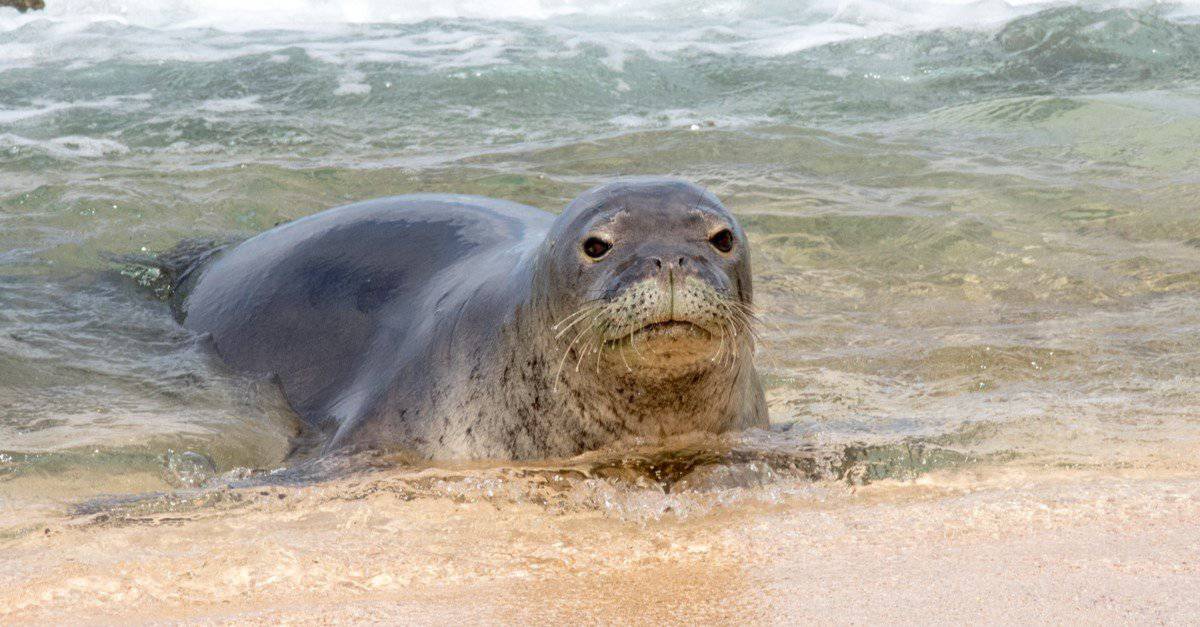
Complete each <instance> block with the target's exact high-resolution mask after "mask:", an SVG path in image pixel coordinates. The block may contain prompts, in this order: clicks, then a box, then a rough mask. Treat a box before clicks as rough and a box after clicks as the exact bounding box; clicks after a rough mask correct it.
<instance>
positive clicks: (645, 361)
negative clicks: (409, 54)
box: [609, 320, 720, 370]
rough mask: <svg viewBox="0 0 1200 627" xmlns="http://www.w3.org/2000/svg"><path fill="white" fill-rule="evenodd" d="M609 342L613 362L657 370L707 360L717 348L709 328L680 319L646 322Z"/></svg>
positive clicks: (710, 358) (715, 340)
mask: <svg viewBox="0 0 1200 627" xmlns="http://www.w3.org/2000/svg"><path fill="white" fill-rule="evenodd" d="M609 345H610V347H611V348H612V349H613V350H611V351H609V352H610V353H616V362H617V363H621V364H626V365H628V366H630V367H638V368H649V369H657V370H662V369H667V370H679V369H684V368H687V367H689V366H694V365H696V364H700V363H707V362H711V361H712V359H713V358H714V357H715V356H716V354H717V351H718V350H719V348H720V342H719V341H718V338H717V337H716V336H714V335H713V334H712V333H711V332H709V331H708V330H707V329H705V328H704V327H701V326H700V325H697V324H694V323H691V322H687V321H683V320H668V321H665V322H653V323H650V324H647V325H645V326H643V327H641V328H640V329H638V330H636V331H634V332H633V333H630V334H629V335H626V336H625V337H623V338H621V339H618V340H613V341H610V342H609ZM611 359H613V358H612V357H610V360H611Z"/></svg>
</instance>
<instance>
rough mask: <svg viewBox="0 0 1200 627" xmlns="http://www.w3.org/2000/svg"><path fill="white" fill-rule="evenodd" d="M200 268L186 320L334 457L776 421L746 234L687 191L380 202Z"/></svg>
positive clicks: (448, 454) (291, 226) (189, 288)
mask: <svg viewBox="0 0 1200 627" xmlns="http://www.w3.org/2000/svg"><path fill="white" fill-rule="evenodd" d="M195 258H196V263H195V264H194V266H193V267H189V268H187V269H186V270H185V271H183V272H181V273H180V274H179V281H178V285H176V288H177V289H176V290H175V293H176V302H175V303H174V304H173V306H174V308H175V309H176V311H177V313H178V316H179V318H180V319H181V321H182V323H183V325H184V326H185V327H187V328H188V329H191V330H193V331H195V332H197V333H200V334H204V335H206V336H208V338H210V339H211V344H212V346H213V347H214V348H215V350H216V351H217V353H219V355H220V356H221V358H222V359H224V360H225V361H226V362H227V363H229V364H230V365H231V366H233V367H234V368H235V369H237V370H240V371H243V372H248V373H260V374H265V375H271V376H274V377H277V380H278V382H279V384H280V386H281V387H282V390H283V394H284V395H285V397H286V398H287V400H288V402H289V403H290V405H291V406H292V408H293V409H294V410H295V411H296V412H297V413H298V414H299V415H300V416H301V417H302V419H303V420H304V421H305V422H306V423H307V424H308V425H310V426H311V427H315V428H316V430H317V432H318V433H320V434H322V438H323V442H324V444H323V447H324V451H325V452H332V451H346V450H353V449H362V448H370V449H404V450H407V451H410V452H412V453H416V454H418V455H421V456H424V457H426V458H430V459H478V458H501V459H530V458H541V457H558V456H571V455H576V454H579V453H581V452H584V451H588V450H592V449H596V448H599V447H602V446H605V445H608V444H610V443H613V442H615V441H618V440H621V439H623V438H629V437H638V436H645V437H660V436H669V435H674V434H681V433H686V432H693V431H701V432H712V433H718V432H723V431H728V430H735V429H742V428H747V427H762V426H765V425H766V424H767V409H766V404H765V402H764V399H763V392H762V388H761V386H760V384H759V381H758V377H757V374H756V372H755V369H754V363H753V352H754V337H753V333H752V328H751V324H752V322H753V314H752V313H751V307H752V304H753V296H752V286H751V277H750V250H749V245H748V243H747V240H746V236H745V234H744V233H743V231H742V229H741V227H740V226H739V225H738V222H737V220H735V219H734V217H733V215H732V214H731V213H730V212H729V211H728V210H726V209H725V207H724V206H723V205H722V204H721V202H720V201H719V200H718V199H717V198H716V197H715V196H714V195H713V194H711V193H709V192H707V191H705V190H703V189H701V188H699V187H697V186H695V185H693V184H691V183H688V182H685V181H680V180H673V179H659V178H654V179H625V180H619V181H617V182H613V183H610V184H606V185H601V186H599V187H596V188H594V189H591V190H589V191H587V192H585V193H584V194H582V195H581V196H579V197H578V198H576V199H575V200H574V201H572V202H571V203H570V204H569V205H568V206H567V207H566V209H565V210H564V211H563V212H562V214H561V215H559V216H557V217H555V216H554V215H553V214H550V213H547V212H544V211H541V210H539V209H535V208H533V207H528V206H524V205H520V204H516V203H512V202H507V201H502V200H494V199H489V198H482V197H475V196H460V195H409V196H395V197H389V198H381V199H376V200H369V201H365V202H359V203H355V204H351V205H346V206H343V207H339V208H335V209H330V210H327V211H324V212H321V213H317V214H314V215H312V216H309V217H306V218H302V219H299V220H296V221H294V222H291V223H287V224H284V225H282V226H278V227H276V228H274V229H271V230H269V231H266V232H264V233H262V234H260V235H257V236H255V237H253V238H251V239H248V240H246V241H244V242H242V243H240V244H237V245H231V246H228V247H226V248H224V249H221V250H219V251H203V252H202V253H201V254H197V255H195Z"/></svg>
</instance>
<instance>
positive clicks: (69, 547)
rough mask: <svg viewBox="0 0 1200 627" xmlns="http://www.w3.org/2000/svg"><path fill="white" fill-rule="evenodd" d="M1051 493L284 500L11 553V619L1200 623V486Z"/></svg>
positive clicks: (996, 473)
mask: <svg viewBox="0 0 1200 627" xmlns="http://www.w3.org/2000/svg"><path fill="white" fill-rule="evenodd" d="M1045 472H1046V471H1045V470H1044V469H1025V468H1010V467H1000V468H995V469H978V470H972V471H967V472H960V473H954V474H945V475H935V476H927V477H925V478H922V479H919V480H917V481H912V482H885V483H882V484H874V485H871V486H867V487H865V488H859V489H855V490H850V489H849V488H846V487H845V486H828V485H815V486H813V490H812V491H811V493H810V494H809V495H808V496H803V495H802V494H803V493H800V494H801V496H795V495H792V496H787V497H784V498H782V499H780V500H778V501H777V502H767V501H770V499H765V500H764V501H763V502H760V503H759V504H756V505H747V504H746V503H739V504H738V505H737V506H736V507H714V508H712V509H711V510H709V511H707V512H706V513H702V514H699V515H695V516H684V517H671V516H668V517H667V518H664V519H662V520H641V521H637V520H621V519H618V518H614V517H612V516H611V515H606V514H605V513H604V512H599V511H575V512H566V513H561V512H560V513H554V512H550V511H548V510H547V509H546V508H545V507H542V506H538V505H534V504H530V503H515V504H514V503H507V504H506V503H500V502H496V501H469V500H468V501H463V500H462V499H461V498H457V499H456V498H455V497H454V495H453V494H449V493H448V494H447V496H446V497H433V498H430V497H423V498H419V499H416V500H406V498H405V497H404V496H402V495H399V494H397V493H396V492H392V491H387V490H383V489H377V488H379V487H380V485H382V484H378V483H377V482H376V480H372V479H366V480H363V479H347V480H341V481H338V482H335V483H333V484H322V485H315V486H309V487H305V488H296V489H283V488H271V489H269V490H263V491H262V492H263V493H265V494H260V495H258V496H261V497H262V498H260V499H259V500H257V501H255V502H253V503H252V504H251V505H249V506H248V507H245V508H242V509H238V510H224V511H222V510H205V509H201V510H198V511H196V512H192V513H186V512H184V513H170V512H167V513H160V514H155V515H152V516H147V517H145V518H144V519H142V520H139V521H136V522H129V521H126V522H125V523H124V524H121V525H114V524H105V523H100V524H88V525H82V526H81V525H78V524H76V525H70V524H68V525H64V526H62V527H59V528H53V529H50V531H49V532H47V533H44V534H39V535H32V536H26V537H23V538H20V539H17V540H14V541H10V542H6V543H5V545H6V547H5V552H6V554H7V555H8V558H7V559H6V566H7V568H6V569H4V571H3V572H2V573H0V589H2V590H3V592H0V617H2V618H3V621H4V622H6V623H24V622H40V621H45V620H52V621H68V620H71V619H78V618H84V617H86V618H87V619H89V620H100V621H117V620H120V621H129V620H132V621H185V622H188V621H195V622H206V623H207V622H227V621H233V622H238V623H259V622H262V623H267V622H275V621H278V620H288V621H293V622H301V623H310V622H328V621H356V622H358V621H365V620H395V619H400V618H407V619H413V618H418V617H419V618H420V621H419V622H429V623H450V622H460V621H462V620H463V619H473V620H487V621H488V622H498V623H522V622H528V621H531V620H535V621H539V622H541V621H549V620H563V619H571V620H574V621H579V620H580V619H583V620H584V621H595V622H609V623H611V622H638V623H645V622H664V621H665V622H683V621H704V622H735V621H736V622H744V621H753V622H794V621H804V620H816V619H818V618H824V619H828V618H829V617H836V621H835V622H839V623H861V622H867V621H879V620H883V621H887V622H900V621H917V620H919V621H921V622H935V623H937V622H962V621H967V620H970V621H973V622H979V621H983V622H1000V621H1012V620H1021V621H1033V620H1037V621H1048V620H1049V621H1065V620H1068V619H1070V620H1078V619H1080V618H1083V619H1084V620H1086V621H1089V622H1093V621H1094V622H1100V621H1113V620H1120V621H1133V620H1136V621H1156V622H1159V621H1169V620H1172V619H1184V618H1186V617H1188V616H1195V615H1196V614H1197V613H1200V599H1196V598H1194V596H1191V595H1188V594H1187V592H1188V591H1190V590H1195V589H1196V586H1197V585H1200V530H1198V529H1197V528H1196V525H1195V521H1196V520H1197V519H1200V478H1197V477H1195V476H1194V475H1190V474H1176V473H1158V472H1150V471H1145V472H1110V473H1101V472H1083V471H1052V472H1051V475H1050V476H1045V474H1044V473H1045ZM1038 473H1042V474H1038ZM373 482H374V483H377V485H374V486H373V485H372V483H373ZM279 494H285V497H283V498H281V497H279V496H278V495H279ZM634 496H635V497H636V495H634ZM548 599H553V602H552V603H550V602H548V601H547V600H548Z"/></svg>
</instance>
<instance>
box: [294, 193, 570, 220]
mask: <svg viewBox="0 0 1200 627" xmlns="http://www.w3.org/2000/svg"><path fill="white" fill-rule="evenodd" d="M464 218H477V219H485V220H497V221H502V222H510V223H513V224H521V223H524V224H528V225H529V226H544V225H547V224H549V223H550V222H553V221H554V214H552V213H549V212H547V211H542V210H541V209H537V208H536V207H530V206H528V205H522V204H520V203H515V202H512V201H508V200H500V199H497V198H488V197H486V196H471V195H467V194H405V195H400V196H384V197H382V198H373V199H371V200H364V201H360V202H356V203H352V204H348V205H342V206H340V207H335V208H333V209H328V210H326V211H322V212H320V213H316V214H313V215H311V216H308V217H306V218H301V219H299V220H296V221H295V222H294V223H293V224H305V223H319V222H330V221H337V222H341V223H346V222H348V221H359V220H365V221H394V220H402V221H408V222H439V221H446V220H457V221H460V222H461V221H462V220H463V219H464Z"/></svg>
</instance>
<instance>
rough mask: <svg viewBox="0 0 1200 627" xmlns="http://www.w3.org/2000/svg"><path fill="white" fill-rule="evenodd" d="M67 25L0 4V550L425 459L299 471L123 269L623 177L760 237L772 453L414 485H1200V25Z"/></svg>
mask: <svg viewBox="0 0 1200 627" xmlns="http://www.w3.org/2000/svg"><path fill="white" fill-rule="evenodd" d="M49 4H50V8H49V11H48V12H47V13H44V14H35V13H30V14H26V15H24V16H18V15H17V14H16V13H15V12H14V11H10V10H4V9H0V538H3V537H9V538H12V537H23V536H24V535H26V534H28V533H29V532H30V531H33V530H36V529H38V528H40V525H41V521H42V520H44V519H45V520H50V519H55V518H56V517H61V516H62V515H64V514H66V515H68V516H84V515H85V512H91V513H92V514H94V513H95V512H99V511H110V510H111V512H116V513H109V514H105V515H110V516H112V515H115V516H119V515H122V514H121V512H123V511H126V510H125V509H123V508H128V507H131V505H129V504H130V503H133V505H132V506H135V507H143V506H144V507H148V508H150V509H151V510H153V511H155V512H158V511H160V509H161V508H162V507H167V508H170V507H173V505H172V503H174V501H172V500H171V499H173V498H176V497H171V496H165V497H163V496H156V495H157V494H158V493H163V492H167V491H170V490H177V489H178V490H184V492H180V493H179V494H184V495H185V496H184V497H179V498H190V497H188V496H186V495H190V494H193V493H191V492H187V490H193V489H197V486H208V487H207V488H200V489H201V490H205V489H207V490H210V491H209V492H201V493H202V494H224V492H222V491H221V489H219V488H214V487H213V486H220V485H225V484H228V483H230V482H232V483H234V484H236V485H242V486H246V485H257V484H258V483H263V482H266V483H271V482H273V481H274V482H280V481H291V480H295V481H301V482H303V481H306V480H311V479H314V478H318V479H322V478H323V479H329V478H331V477H335V478H341V477H345V476H347V475H353V474H355V473H365V472H366V471H367V469H370V468H375V467H377V466H380V465H382V466H385V467H388V468H391V467H393V466H395V465H396V464H398V463H399V462H398V461H397V460H382V461H380V460H368V461H366V462H362V465H361V466H358V465H354V464H349V465H347V466H346V467H339V468H334V469H330V468H316V469H312V468H309V467H304V468H301V469H291V470H286V469H285V470H282V471H278V469H280V468H283V467H284V466H287V465H288V463H287V462H285V457H286V455H287V453H288V451H289V449H290V442H289V439H290V438H291V437H292V436H293V435H294V434H295V432H296V429H297V423H296V419H295V417H294V416H293V415H292V414H291V413H290V412H289V411H288V409H287V408H286V406H285V405H284V404H283V403H282V402H281V401H280V399H279V397H278V394H277V392H275V391H274V389H273V388H272V387H271V385H270V384H269V383H267V382H262V381H251V380H247V379H245V378H243V377H240V376H237V375H235V374H233V373H230V372H228V371H227V370H225V369H224V368H223V367H222V366H221V364H220V363H218V362H216V361H215V360H214V359H213V358H212V357H211V356H210V355H208V354H207V353H206V352H205V351H204V350H203V348H202V347H200V346H197V344H196V342H195V338H192V337H190V336H189V335H188V334H187V333H185V332H183V331H182V330H181V329H179V328H178V327H177V326H176V325H175V324H174V323H173V322H172V320H171V318H170V315H169V312H168V311H167V307H166V305H165V304H163V303H160V302H158V301H156V300H154V299H153V298H150V297H149V296H147V295H146V294H144V293H143V292H141V291H139V290H138V289H136V288H135V287H134V286H133V285H132V284H131V281H129V280H128V279H127V278H125V277H122V276H121V275H120V274H119V270H120V267H119V264H115V263H113V262H111V261H108V260H107V259H108V258H109V257H110V256H111V255H123V254H131V253H139V252H142V251H153V250H157V249H162V248H164V247H166V246H169V245H171V244H173V243H174V242H176V241H177V240H178V239H180V238H182V237H194V236H203V235H215V236H226V235H230V234H250V233H255V232H258V231H261V230H263V229H266V228H269V227H271V226H272V225H274V224H276V223H278V222H281V221H285V220H290V219H294V218H296V217H299V216H303V215H307V214H310V213H313V212H315V211H319V210H321V209H324V208H328V207H331V206H334V205H337V204H341V203H345V202H349V201H353V200H358V199H365V198H371V197H375V196H381V195H388V194H399V193H407V192H415V191H447V192H459V193H475V194H484V195H489V196H495V197H500V198H506V199H511V200H516V201H519V202H525V203H529V204H532V205H535V206H538V207H542V208H545V209H548V210H551V211H556V210H558V208H560V207H562V206H563V205H564V204H565V203H566V202H567V201H568V200H569V199H570V198H571V197H572V196H574V195H575V194H576V193H578V192H579V191H581V190H582V189H585V188H587V187H589V186H591V185H594V184H596V183H599V182H602V181H606V180H608V179H610V178H612V177H613V176H616V175H624V174H673V175H677V176H682V177H686V178H689V179H692V180H695V181H697V182H699V183H701V184H704V185H706V186H707V187H709V188H710V189H712V190H713V191H714V192H716V193H717V194H718V195H719V196H720V197H721V198H722V199H723V200H724V201H725V203H726V204H727V205H728V206H729V207H730V208H732V209H733V210H734V211H735V212H736V213H737V214H738V215H739V217H740V219H741V220H742V222H743V224H744V226H745V227H746V229H747V231H748V233H749V234H750V237H751V240H752V245H753V251H754V268H755V281H756V298H757V305H758V307H759V309H760V311H761V317H762V319H763V321H764V322H763V328H762V330H761V331H762V336H763V342H762V345H761V346H760V351H759V355H758V361H759V364H760V370H761V372H762V373H763V376H764V379H765V384H766V387H767V394H768V399H769V403H770V407H771V414H772V422H773V427H772V429H771V431H770V432H756V433H748V434H742V435H738V436H732V437H729V438H719V439H701V440H699V441H687V442H682V443H666V444H664V443H641V444H640V446H641V448H638V449H637V450H635V451H630V450H628V449H623V450H618V451H605V452H601V453H597V454H595V455H593V456H586V457H584V458H582V459H579V460H554V461H551V462H547V463H546V464H545V465H541V466H536V467H535V468H534V469H533V470H531V469H528V468H524V467H521V468H517V469H513V468H506V467H500V468H496V467H493V466H480V467H476V466H472V467H466V468H461V469H455V470H453V472H458V473H460V474H459V475H456V477H457V478H455V479H453V480H449V479H439V480H438V481H439V482H433V483H429V482H425V483H421V482H420V481H418V482H417V484H414V485H417V487H416V488H412V489H414V490H417V489H418V488H419V490H425V491H426V492H431V493H433V494H437V495H441V496H443V497H447V498H457V499H465V500H467V501H477V500H485V501H486V500H488V499H490V498H492V496H493V494H492V493H489V492H488V490H491V489H492V488H489V487H488V486H490V485H492V483H489V482H493V481H500V483H501V484H503V485H506V486H509V487H506V488H505V489H506V490H509V491H510V496H511V499H510V501H512V502H515V503H526V504H528V503H531V502H532V503H540V504H544V503H545V502H547V497H546V496H545V494H542V491H544V490H551V491H552V490H553V489H554V488H553V485H554V482H555V481H560V480H561V481H563V482H565V483H564V484H563V486H561V490H559V492H557V493H556V494H565V495H567V496H565V497H563V498H564V499H566V501H565V502H569V503H572V504H574V505H577V506H581V507H582V505H579V504H580V503H584V504H587V507H591V508H599V510H600V511H612V512H616V515H617V516H618V517H621V518H626V519H632V520H639V521H644V520H646V519H658V518H660V517H662V516H664V515H668V514H670V515H672V516H678V515H681V514H684V515H687V514H688V513H698V512H699V513H703V512H712V511H713V509H714V508H717V509H720V508H732V509H734V510H737V509H738V508H742V507H749V505H746V503H749V502H754V503H760V504H761V503H763V502H766V503H777V502H779V499H780V498H782V497H780V496H779V494H780V491H782V492H783V493H785V494H786V495H790V496H788V498H792V497H794V496H795V494H809V493H810V492H812V493H816V492H821V491H828V490H834V491H838V490H842V489H843V488H844V486H852V485H861V484H863V483H868V482H871V481H878V480H881V479H889V480H890V479H900V480H912V479H914V478H916V477H919V476H922V475H923V474H925V473H928V472H935V471H936V472H954V471H963V469H970V468H977V467H982V466H988V467H993V466H999V467H1019V468H1046V469H1049V468H1064V467H1065V468H1071V469H1084V470H1087V471H1089V472H1091V471H1096V472H1106V471H1112V472H1116V471H1128V470H1130V469H1136V470H1140V471H1145V472H1155V473H1168V474H1172V473H1188V472H1194V471H1195V470H1197V467H1198V466H1200V463H1198V462H1197V459H1198V457H1197V452H1198V451H1200V386H1198V385H1197V383H1198V382H1200V355H1198V347H1200V308H1198V307H1197V305H1198V304H1200V217H1197V216H1198V214H1197V206H1196V205H1197V201H1196V198H1198V197H1200V175H1198V174H1197V173H1200V152H1198V151H1197V149H1196V146H1197V145H1198V143H1200V22H1198V21H1197V20H1196V16H1197V15H1200V5H1195V4H1189V3H1183V4H1156V5H1151V4H1146V3H1125V4H1121V3H1109V4H1106V5H1104V6H1103V7H1101V6H1098V5H1089V6H1087V7H1083V8H1081V7H1079V6H1073V5H1068V4H1056V3H1051V4H1049V5H1046V4H1037V5H1034V4H1023V3H1018V4H1015V5H1010V4H1006V3H1003V2H983V3H971V4H966V3H953V2H949V3H941V2H924V3H921V2H850V3H831V2H820V1H816V2H809V3H801V5H800V8H794V7H790V6H789V5H786V4H775V3H745V4H738V3H730V4H723V5H720V7H719V8H716V9H711V10H703V11H695V10H691V9H690V8H689V7H690V5H688V4H687V3H680V2H650V3H644V2H643V3H634V4H629V3H621V2H613V3H608V4H599V5H595V6H593V7H591V8H588V9H584V8H580V7H577V6H575V5H574V4H570V3H540V4H538V3H531V4H519V3H515V4H513V5H512V6H508V7H506V8H502V9H494V8H493V7H491V6H490V5H489V6H484V5H483V4H480V5H478V6H476V5H473V4H471V3H460V4H456V5H454V6H455V7H456V8H454V9H453V10H451V9H445V10H444V11H443V9H429V10H424V9H422V10H417V9H411V10H410V9H409V8H405V7H404V6H403V5H401V6H400V8H397V7H396V6H390V5H386V4H385V3H373V2H342V3H317V2H304V1H300V0H296V1H292V2H277V3H274V4H271V3H267V4H260V5H258V6H260V7H261V9H253V10H248V9H240V8H236V7H235V6H234V5H233V4H230V3H222V2H200V1H198V0H197V1H194V2H166V3H137V2H133V3H122V4H117V3H112V4H109V3H105V2H71V1H63V2H50V3H49ZM247 11H248V12H247ZM427 11H431V12H427ZM931 15H936V17H930V16H931ZM284 17H286V18H287V19H283V18H284ZM355 463H358V462H355ZM210 464H211V466H210ZM273 470H274V471H278V472H276V474H274V475H272V474H270V473H271V471H273ZM310 470H311V471H312V472H311V473H310V472H309V471H310ZM435 471H436V472H451V470H446V469H440V470H439V469H433V470H429V469H425V470H422V469H421V468H420V467H419V466H418V467H416V468H415V469H413V470H412V472H415V473H420V472H435ZM289 473H290V474H289ZM306 473H308V474H306ZM506 473H507V474H506ZM513 473H516V475H518V476H517V477H516V479H513V480H512V481H509V482H508V483H505V480H498V479H496V475H497V474H499V475H503V476H504V477H509V478H510V479H511V478H512V477H511V476H510V475H512V474H513ZM530 473H532V474H530ZM368 474H369V473H368ZM545 476H551V477H554V476H560V479H544V477H545ZM273 477H274V478H273ZM401 477H402V478H401V479H396V481H401V482H406V481H409V479H407V478H403V477H407V475H401ZM531 477H532V478H531ZM538 477H541V479H539V478H538ZM502 479H503V477H502ZM539 482H540V483H539ZM543 483H545V484H546V485H550V486H551V487H549V488H547V487H545V485H542V484H543ZM405 485H408V484H407V483H405ZM513 485H516V486H518V487H517V488H512V486H513ZM421 486H424V487H421ZM405 489H409V488H405ZM213 490H215V492H214V491H213ZM419 490H418V491H419ZM813 491H815V492H813ZM680 493H687V494H694V493H703V494H708V495H710V496H707V497H703V498H694V497H687V496H684V497H679V496H672V495H677V494H680ZM130 494H143V495H145V494H148V495H150V496H148V497H136V498H133V500H131V501H127V500H122V499H125V498H126V497H112V496H108V495H130ZM206 498H207V497H206ZM214 498H215V497H214ZM221 498H223V497H221ZM796 498H800V497H796ZM803 498H808V497H807V496H805V497H803ZM164 499H165V500H164ZM664 499H665V500H664ZM206 502H207V501H206ZM81 503H82V505H80V504H81ZM605 503H607V504H609V505H605ZM164 504H165V505H164ZM614 504H615V505H614ZM79 508H82V509H79ZM614 508H615V509H614ZM92 514H86V515H92Z"/></svg>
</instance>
